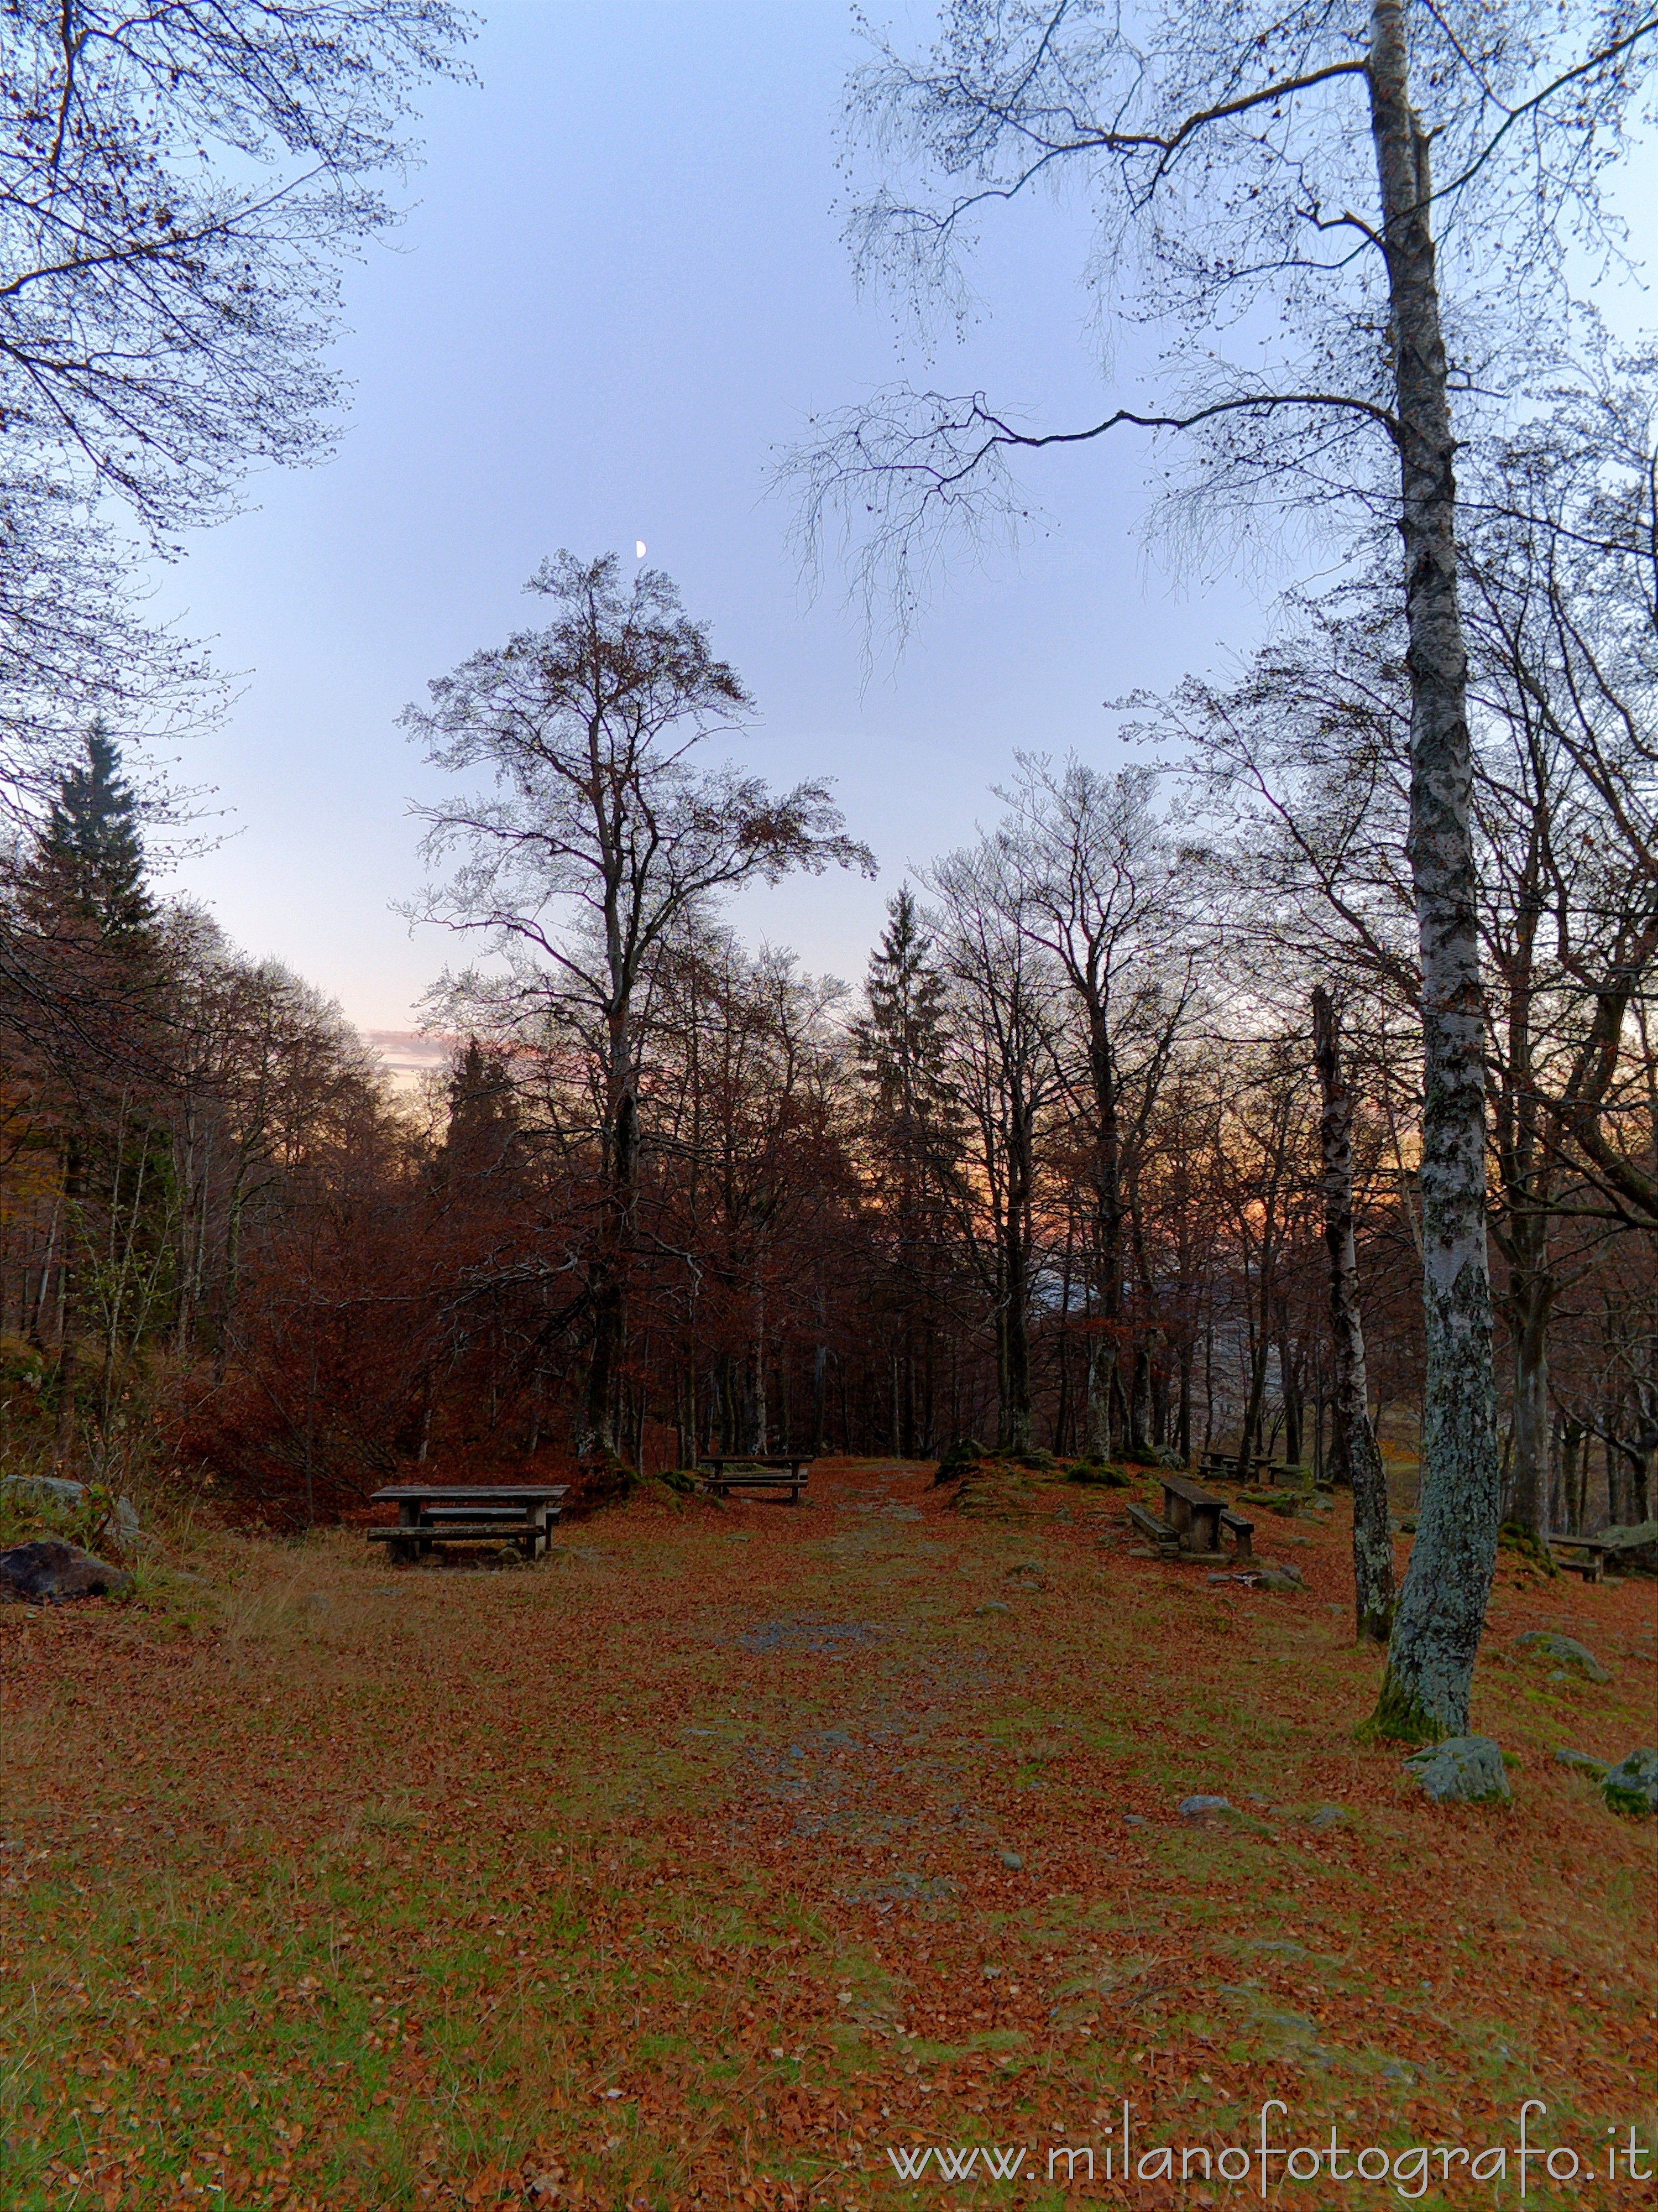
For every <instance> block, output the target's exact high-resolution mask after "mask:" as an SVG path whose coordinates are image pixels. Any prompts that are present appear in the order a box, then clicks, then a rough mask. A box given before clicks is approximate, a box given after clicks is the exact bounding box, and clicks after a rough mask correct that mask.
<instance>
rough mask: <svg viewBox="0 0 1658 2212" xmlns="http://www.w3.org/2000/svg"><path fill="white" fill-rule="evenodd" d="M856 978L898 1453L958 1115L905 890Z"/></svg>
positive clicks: (931, 1318) (927, 1361) (915, 1406)
mask: <svg viewBox="0 0 1658 2212" xmlns="http://www.w3.org/2000/svg"><path fill="white" fill-rule="evenodd" d="M887 914H888V916H889V920H888V922H887V927H886V928H885V929H884V931H883V932H882V933H881V942H880V945H879V947H878V950H877V951H875V952H873V953H872V955H871V957H870V963H869V969H868V973H867V974H866V975H865V981H864V996H865V1001H866V1003H867V1006H868V1009H869V1011H868V1013H867V1015H866V1016H865V1018H864V1019H863V1020H862V1021H860V1022H859V1023H857V1024H855V1025H854V1028H853V1044H854V1048H855V1049H856V1052H857V1055H858V1060H859V1067H860V1068H861V1070H862V1073H863V1075H864V1078H865V1081H866V1082H867V1084H868V1085H869V1086H870V1089H871V1091H872V1094H873V1096H872V1101H871V1112H870V1116H869V1146H870V1154H871V1164H872V1169H873V1171H874V1176H875V1180H876V1186H877V1188H878V1192H879V1194H880V1198H881V1201H882V1208H881V1210H882V1218H883V1222H884V1230H885V1240H884V1241H885V1243H886V1246H887V1256H888V1269H887V1282H886V1287H885V1292H884V1297H885V1303H886V1304H887V1305H888V1307H889V1308H890V1311H891V1313H892V1316H893V1322H894V1328H893V1333H892V1337H891V1340H890V1346H889V1352H890V1389H891V1425H890V1435H891V1445H892V1449H894V1450H895V1451H897V1452H901V1453H902V1454H904V1455H906V1456H908V1455H911V1454H912V1453H915V1452H923V1453H925V1452H928V1451H930V1450H931V1449H932V1446H933V1442H934V1437H933V1426H934V1383H935V1361H936V1347H937V1344H938V1332H939V1327H940V1323H941V1321H942V1318H943V1308H944V1298H945V1285H946V1281H947V1278H948V1273H949V1243H950V1238H949V1225H948V1220H947V1213H948V1208H949V1203H950V1182H951V1178H952V1176H953V1174H954V1170H955V1163H956V1160H957V1156H958V1154H959V1152H960V1143H961V1139H960V1121H961V1107H960V1102H959V1100H958V1098H957V1094H956V1091H955V1087H954V1085H952V1083H951V1081H950V1070H949V1046H948V1036H947V1029H946V1012H945V1006H944V977H943V976H942V975H940V974H939V972H938V968H937V967H936V966H935V965H934V963H933V959H932V937H931V936H930V935H929V934H928V933H927V932H926V929H925V928H923V927H922V925H921V920H920V914H919V912H918V910H917V908H916V904H915V898H914V893H913V892H912V891H911V890H910V888H909V886H908V884H904V885H903V886H902V888H901V889H900V890H899V891H898V894H897V896H896V897H895V898H892V899H890V900H889V901H888V902H887Z"/></svg>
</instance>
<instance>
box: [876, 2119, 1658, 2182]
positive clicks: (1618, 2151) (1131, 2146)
mask: <svg viewBox="0 0 1658 2212" xmlns="http://www.w3.org/2000/svg"><path fill="white" fill-rule="evenodd" d="M1289 2111H1290V2108H1289V2106H1287V2105H1286V2104H1285V2103H1284V2100H1282V2098H1279V2097H1269V2098H1268V2099H1267V2100H1266V2103H1265V2104H1264V2105H1263V2106H1261V2108H1260V2116H1259V2124H1258V2126H1257V2129H1256V2131H1255V2133H1256V2139H1255V2141H1254V2143H1253V2144H1249V2143H1228V2144H1226V2145H1224V2147H1222V2148H1215V2147H1214V2146H1213V2145H1212V2144H1209V2143H1190V2144H1185V2145H1180V2144H1172V2143H1153V2144H1151V2145H1149V2146H1147V2147H1145V2148H1139V2149H1137V2148H1136V2147H1135V2143H1134V2125H1133V2106H1131V2105H1127V2104H1126V2105H1124V2106H1123V2108H1122V2119H1121V2125H1120V2126H1119V2127H1117V2128H1114V2129H1113V2130H1111V2132H1110V2134H1109V2136H1107V2137H1106V2138H1105V2139H1104V2140H1102V2141H1100V2142H1092V2143H1079V2144H1073V2143H1056V2144H1054V2145H1053V2146H1052V2147H1051V2148H1049V2149H1048V2151H1047V2153H1046V2158H1047V2172H1046V2174H1044V2173H1043V2172H1042V2157H1043V2155H1044V2154H1043V2153H1042V2152H1040V2151H1033V2150H1032V2149H1031V2148H1030V2147H1029V2144H1020V2143H1014V2144H994V2145H986V2144H974V2145H971V2146H969V2145H966V2144H939V2143H926V2144H923V2143H913V2144H910V2145H908V2146H907V2147H901V2146H898V2145H889V2147H888V2149H887V2156H888V2158H889V2159H890V2160H891V2161H892V2166H893V2169H894V2171H895V2172H896V2174H897V2176H898V2178H899V2179H900V2180H901V2181H926V2180H935V2181H943V2182H963V2181H968V2180H973V2179H977V2180H982V2181H1003V2182H1017V2181H1024V2182H1030V2181H1034V2180H1038V2179H1046V2180H1048V2181H1057V2182H1060V2184H1062V2185H1066V2184H1069V2183H1072V2182H1078V2183H1080V2182H1083V2181H1094V2180H1101V2181H1111V2180H1118V2181H1127V2182H1136V2181H1145V2182H1166V2181H1212V2180H1218V2181H1233V2182H1239V2181H1249V2182H1253V2183H1255V2184H1256V2185H1258V2186H1259V2188H1260V2194H1261V2196H1262V2197H1266V2195H1267V2194H1268V2192H1269V2191H1276V2190H1278V2189H1279V2188H1281V2186H1282V2185H1283V2184H1284V2182H1285V2181H1286V2180H1287V2181H1290V2182H1311V2181H1325V2182H1331V2181H1334V2182H1339V2183H1354V2182H1367V2183H1369V2184H1370V2185H1371V2186H1372V2187H1373V2188H1374V2187H1376V2185H1385V2186H1386V2187H1388V2189H1390V2190H1391V2191H1393V2192H1394V2194H1395V2195H1397V2196H1399V2197H1404V2198H1406V2200H1408V2199H1410V2198H1412V2197H1423V2196H1425V2195H1426V2194H1427V2191H1428V2190H1429V2188H1430V2186H1431V2185H1433V2184H1435V2183H1438V2184H1439V2185H1441V2186H1444V2185H1448V2184H1449V2183H1452V2182H1455V2181H1457V2180H1463V2179H1466V2180H1468V2181H1477V2182H1487V2183H1489V2182H1507V2181H1509V2180H1511V2179H1512V2180H1516V2181H1517V2182H1518V2184H1519V2193H1520V2195H1521V2197H1524V2196H1525V2195H1526V2194H1527V2190H1528V2188H1529V2187H1530V2186H1532V2185H1533V2184H1534V2183H1536V2182H1538V2181H1540V2179H1541V2178H1542V2176H1543V2175H1544V2174H1545V2173H1546V2174H1547V2176H1548V2178H1549V2179H1550V2180H1551V2181H1553V2182H1564V2183H1567V2184H1570V2183H1573V2182H1585V2181H1614V2182H1626V2183H1637V2184H1645V2183H1649V2182H1650V2181H1651V2180H1652V2179H1653V2178H1654V2159H1655V2146H1654V2145H1653V2144H1652V2143H1650V2142H1641V2141H1640V2140H1639V2137H1638V2136H1637V2130H1635V2129H1634V2128H1633V2127H1631V2128H1628V2129H1622V2128H1608V2129H1607V2130H1606V2140H1605V2141H1603V2142H1600V2143H1599V2144H1596V2145H1594V2146H1593V2147H1588V2146H1583V2145H1578V2144H1573V2143H1558V2142H1557V2143H1549V2142H1542V2141H1540V2140H1539V2139H1538V2136H1537V2134H1536V2129H1537V2125H1538V2122H1539V2120H1540V2119H1546V2118H1547V2116H1548V2106H1546V2104H1545V2103H1544V2102H1543V2101H1542V2100H1541V2099H1540V2098H1538V2097H1528V2098H1527V2100H1525V2102H1524V2103H1523V2104H1522V2105H1521V2107H1520V2110H1519V2112H1518V2113H1517V2114H1516V2116H1515V2130H1514V2135H1513V2136H1512V2138H1511V2139H1509V2141H1507V2142H1495V2143H1485V2144H1482V2145H1478V2146H1476V2145H1473V2144H1469V2143H1412V2144H1411V2145H1409V2146H1407V2147H1406V2148H1405V2149H1402V2150H1384V2149H1383V2148H1382V2145H1381V2144H1380V2143H1367V2144H1365V2145H1364V2146H1363V2148H1359V2147H1358V2146H1357V2145H1356V2144H1352V2143H1344V2142H1342V2141H1341V2139H1340V2130H1339V2128H1336V2127H1332V2128H1331V2130H1330V2133H1329V2140H1328V2142H1293V2141H1288V2140H1284V2139H1282V2138H1284V2137H1285V2136H1289V2135H1291V2134H1292V2133H1293V2130H1290V2129H1289V2127H1288V2126H1287V2123H1288V2119H1289ZM1274 2114H1277V2115H1278V2116H1279V2117H1278V2118H1274V2117H1273V2116H1274Z"/></svg>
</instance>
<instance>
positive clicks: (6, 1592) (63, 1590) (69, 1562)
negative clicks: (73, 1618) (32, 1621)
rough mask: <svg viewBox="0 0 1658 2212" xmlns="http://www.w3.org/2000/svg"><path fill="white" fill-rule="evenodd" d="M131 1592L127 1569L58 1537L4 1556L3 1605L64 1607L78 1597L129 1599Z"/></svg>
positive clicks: (0, 1570)
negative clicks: (126, 1597)
mask: <svg viewBox="0 0 1658 2212" xmlns="http://www.w3.org/2000/svg"><path fill="white" fill-rule="evenodd" d="M131 1588H132V1577H131V1575H130V1574H128V1573H127V1571H126V1570H125V1568H124V1567H112V1566H111V1565H110V1563H109V1561H108V1560H107V1559H94V1556H93V1554H92V1553H90V1552H83V1551H82V1549H81V1548H80V1547H79V1546H78V1545H76V1544H64V1543H60V1542H59V1541H58V1539H57V1538H56V1537H55V1536H54V1537H48V1538H46V1540H44V1541H42V1542H39V1543H36V1544H14V1545H13V1546H12V1547H11V1549H10V1550H9V1552H0V1603H9V1604H12V1605H62V1604H64V1602H65V1601H66V1600H68V1599H70V1598H74V1597H105V1596H108V1597H125V1595H126V1594H127V1592H128V1591H129V1590H130V1589H131Z"/></svg>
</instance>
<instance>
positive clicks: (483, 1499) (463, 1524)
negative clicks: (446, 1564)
mask: <svg viewBox="0 0 1658 2212" xmlns="http://www.w3.org/2000/svg"><path fill="white" fill-rule="evenodd" d="M568 1488H569V1485H568V1483H565V1482H495V1483H481V1482H449V1483H434V1482H404V1483H395V1484H393V1485H392V1487H391V1488H390V1489H388V1490H377V1491H376V1492H374V1504H376V1505H395V1506H396V1507H397V1509H398V1521H397V1526H396V1527H395V1528H371V1529H369V1531H368V1541H369V1542H370V1543H371V1544H389V1545H390V1546H391V1547H392V1558H393V1559H422V1558H424V1556H425V1555H426V1553H428V1552H429V1551H430V1550H431V1548H432V1547H433V1545H434V1544H504V1543H511V1544H517V1545H518V1546H519V1548H520V1549H521V1550H522V1552H523V1553H524V1556H525V1559H539V1558H540V1557H541V1555H542V1553H544V1551H545V1550H546V1548H547V1532H548V1530H549V1529H550V1528H551V1527H552V1526H553V1524H554V1522H556V1520H557V1519H558V1518H559V1516H560V1513H561V1512H562V1506H561V1504H560V1502H559V1501H560V1500H561V1499H562V1498H563V1496H564V1495H565V1493H566V1492H567V1491H568Z"/></svg>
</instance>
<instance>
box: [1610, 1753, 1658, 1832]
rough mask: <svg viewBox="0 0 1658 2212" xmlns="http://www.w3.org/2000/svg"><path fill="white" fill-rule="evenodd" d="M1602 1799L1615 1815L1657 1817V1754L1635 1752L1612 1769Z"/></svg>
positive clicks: (1620, 1760) (1611, 1767)
mask: <svg viewBox="0 0 1658 2212" xmlns="http://www.w3.org/2000/svg"><path fill="white" fill-rule="evenodd" d="M1600 1795H1601V1796H1603V1797H1604V1798H1605V1799H1606V1802H1607V1804H1608V1805H1610V1806H1611V1808H1612V1811H1613V1812H1614V1813H1631V1814H1635V1815H1636V1816H1637V1817H1639V1816H1640V1815H1641V1814H1647V1813H1658V1751H1653V1750H1650V1749H1647V1750H1643V1751H1632V1752H1631V1753H1630V1754H1629V1756H1628V1758H1627V1759H1619V1762H1618V1764H1617V1765H1616V1766H1609V1767H1608V1768H1607V1769H1606V1778H1605V1779H1604V1780H1603V1781H1602V1783H1601V1784H1600Z"/></svg>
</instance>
